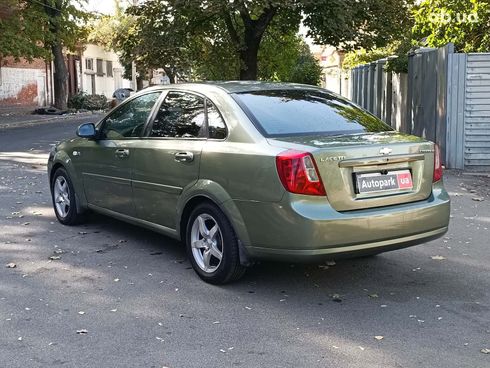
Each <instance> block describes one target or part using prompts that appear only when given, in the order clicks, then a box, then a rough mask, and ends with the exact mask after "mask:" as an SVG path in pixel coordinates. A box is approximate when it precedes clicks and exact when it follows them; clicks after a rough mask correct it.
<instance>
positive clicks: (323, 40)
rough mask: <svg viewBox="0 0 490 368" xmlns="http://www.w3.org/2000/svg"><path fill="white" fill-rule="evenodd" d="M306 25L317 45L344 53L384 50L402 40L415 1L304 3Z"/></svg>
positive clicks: (365, 0) (336, 0)
mask: <svg viewBox="0 0 490 368" xmlns="http://www.w3.org/2000/svg"><path fill="white" fill-rule="evenodd" d="M303 3H304V5H303V6H302V11H303V13H304V14H305V19H304V21H303V23H304V25H305V26H307V27H308V28H309V32H308V36H310V37H312V38H313V39H314V40H315V42H316V43H317V44H323V45H332V46H340V47H341V48H342V49H344V50H355V49H360V48H364V49H368V50H369V49H372V48H375V47H383V46H386V45H388V44H389V43H390V42H393V41H396V40H399V39H401V36H402V35H403V34H404V33H405V30H406V29H407V25H409V24H410V16H409V11H410V6H411V5H412V3H413V0H318V1H304V2H303Z"/></svg>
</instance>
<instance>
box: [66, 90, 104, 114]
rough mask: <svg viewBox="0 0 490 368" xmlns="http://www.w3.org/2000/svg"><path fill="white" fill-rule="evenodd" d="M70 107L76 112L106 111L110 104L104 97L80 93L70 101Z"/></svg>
mask: <svg viewBox="0 0 490 368" xmlns="http://www.w3.org/2000/svg"><path fill="white" fill-rule="evenodd" d="M68 107H69V108H70V109H76V110H105V109H107V108H108V107H109V103H108V101H107V97H106V96H104V95H89V94H87V93H85V92H79V93H77V94H75V95H73V96H71V97H70V98H69V99H68Z"/></svg>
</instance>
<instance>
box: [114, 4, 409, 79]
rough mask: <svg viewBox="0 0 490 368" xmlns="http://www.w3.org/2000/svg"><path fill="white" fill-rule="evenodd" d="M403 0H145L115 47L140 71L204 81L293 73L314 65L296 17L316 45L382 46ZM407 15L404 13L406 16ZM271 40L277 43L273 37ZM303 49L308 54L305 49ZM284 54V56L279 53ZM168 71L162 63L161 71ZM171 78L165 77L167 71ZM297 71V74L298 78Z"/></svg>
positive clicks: (398, 24) (397, 28) (396, 24)
mask: <svg viewBox="0 0 490 368" xmlns="http://www.w3.org/2000/svg"><path fill="white" fill-rule="evenodd" d="M408 3H409V1H406V0H317V1H311V0H282V1H279V0H254V1H244V0H236V1H233V2H231V1H223V0H204V1H197V0H187V1H181V0H146V1H145V2H143V3H142V4H140V5H139V6H136V7H130V8H129V9H128V11H127V12H126V16H127V17H128V18H130V19H131V20H130V21H128V22H127V24H126V26H125V27H120V28H118V30H117V31H116V37H115V41H114V48H115V49H116V50H117V51H119V52H120V54H121V56H122V61H123V63H125V64H127V63H128V62H130V61H132V60H136V63H137V66H138V68H140V72H144V70H147V69H152V68H160V67H162V66H165V67H166V68H168V71H167V74H169V72H170V74H172V73H175V74H178V75H180V76H181V77H184V78H187V77H196V76H197V77H201V78H205V79H236V78H237V77H238V76H239V77H240V78H241V79H250V78H252V79H255V78H257V77H258V78H263V79H281V80H282V79H290V78H293V74H291V73H292V72H291V70H292V69H293V67H294V68H295V69H296V72H295V73H296V74H295V75H294V78H299V74H298V73H299V71H300V70H301V68H298V67H297V65H296V64H294V65H293V63H296V62H297V61H298V60H299V61H301V65H302V66H303V67H304V70H307V69H308V70H309V72H308V73H309V74H310V77H308V78H306V79H304V80H309V81H310V82H312V83H313V81H314V80H315V78H314V75H315V73H316V71H315V70H317V69H318V68H317V67H315V65H316V64H315V63H313V62H312V61H313V60H312V59H311V58H308V57H303V58H301V59H298V58H299V55H300V54H301V53H302V51H301V48H300V47H299V44H298V41H297V40H295V37H296V36H295V35H296V32H297V30H298V28H299V24H300V22H301V18H302V15H304V16H305V20H304V22H305V24H306V25H307V26H308V27H309V28H310V32H309V35H310V36H312V37H313V38H314V39H315V40H316V41H317V43H322V44H326V43H328V44H330V45H334V46H340V47H342V48H355V47H361V46H362V47H366V48H371V47H373V46H375V45H385V44H387V43H388V42H389V41H390V40H392V39H394V38H396V36H397V34H399V33H400V32H401V30H402V29H403V27H404V22H403V21H400V19H405V15H406V13H407V9H408V7H407V4H408ZM407 18H408V17H407ZM275 41H277V42H275ZM304 55H307V54H304ZM281 56H283V59H280V57H281ZM166 70H167V69H166ZM169 77H171V75H169ZM303 77H304V76H301V78H299V79H302V78H303Z"/></svg>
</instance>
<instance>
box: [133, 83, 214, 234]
mask: <svg viewBox="0 0 490 368" xmlns="http://www.w3.org/2000/svg"><path fill="white" fill-rule="evenodd" d="M205 116H206V114H205V102H204V98H203V97H202V96H199V95H197V94H193V93H189V92H182V91H169V92H168V93H167V95H166V96H165V99H164V100H163V102H162V103H161V105H160V107H159V108H158V110H157V112H156V114H155V119H154V121H153V122H152V123H151V124H150V125H149V128H148V136H147V138H146V139H145V140H142V141H141V142H139V145H138V149H137V150H136V155H135V157H134V166H133V176H132V180H133V193H134V202H135V207H136V213H137V216H138V218H141V219H143V220H146V221H150V222H152V223H155V224H159V225H163V226H165V227H168V228H171V229H175V228H176V206H177V201H178V199H179V197H180V195H181V194H182V192H183V191H184V190H185V188H186V187H189V186H191V185H193V184H194V183H195V182H196V181H197V180H198V178H199V165H200V159H201V151H202V148H203V145H204V144H205V142H206V137H207V133H206V130H207V128H206V124H205V119H206V117H205Z"/></svg>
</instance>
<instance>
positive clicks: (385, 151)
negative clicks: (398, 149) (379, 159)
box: [379, 147, 393, 155]
mask: <svg viewBox="0 0 490 368" xmlns="http://www.w3.org/2000/svg"><path fill="white" fill-rule="evenodd" d="M392 151H393V150H392V149H391V148H388V147H383V148H381V149H380V150H379V153H380V154H381V155H389V154H390V153H391V152H392Z"/></svg>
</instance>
